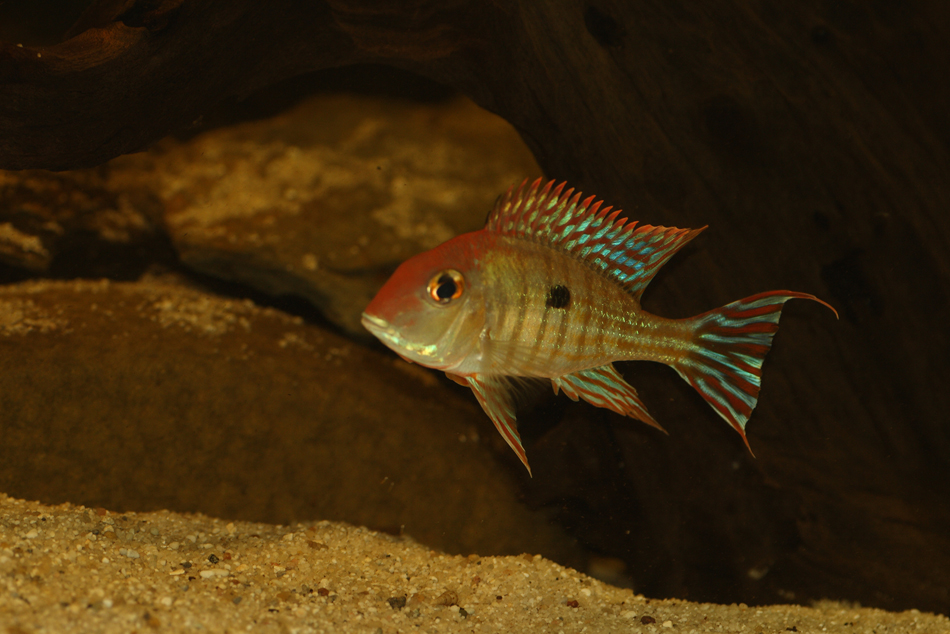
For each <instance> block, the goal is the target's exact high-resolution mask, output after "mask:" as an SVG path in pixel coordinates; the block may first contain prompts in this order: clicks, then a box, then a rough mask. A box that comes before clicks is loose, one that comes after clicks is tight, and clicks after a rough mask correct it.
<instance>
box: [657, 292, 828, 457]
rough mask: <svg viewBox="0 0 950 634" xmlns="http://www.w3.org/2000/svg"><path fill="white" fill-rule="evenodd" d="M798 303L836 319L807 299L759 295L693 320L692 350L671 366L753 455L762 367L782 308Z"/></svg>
mask: <svg viewBox="0 0 950 634" xmlns="http://www.w3.org/2000/svg"><path fill="white" fill-rule="evenodd" d="M799 298H800V299H811V300H814V301H816V302H818V303H819V304H823V305H825V306H827V307H828V308H831V310H832V312H834V314H835V317H837V316H838V312H837V311H836V310H835V309H834V308H832V307H831V305H830V304H827V303H826V302H823V301H822V300H820V299H818V298H817V297H815V296H814V295H809V294H808V293H796V292H793V291H768V292H766V293H759V294H758V295H753V296H751V297H746V298H745V299H740V300H739V301H737V302H732V303H731V304H728V305H726V306H723V307H722V308H719V309H717V310H711V311H709V312H708V313H703V314H702V315H699V316H698V317H694V318H693V319H692V321H693V323H694V331H693V342H692V343H693V345H692V346H691V349H690V351H689V352H688V353H687V354H685V355H684V356H683V357H682V358H681V359H680V360H679V361H677V362H676V363H675V364H674V365H673V368H674V369H675V370H676V371H677V372H678V373H679V375H680V376H681V377H683V378H684V379H685V380H686V381H687V382H688V383H689V384H690V385H692V386H693V387H694V388H695V389H696V391H697V392H699V393H700V394H702V396H703V398H704V399H706V402H707V403H709V404H710V405H711V406H712V408H713V409H714V410H716V412H717V413H718V414H719V415H720V416H722V417H723V418H724V419H726V422H727V423H729V424H730V425H732V427H733V428H734V429H735V430H736V431H737V432H739V435H740V436H742V440H743V441H745V445H746V447H747V448H749V452H750V453H751V452H752V449H751V447H749V441H748V439H747V438H746V436H745V425H746V423H747V422H748V420H749V416H751V415H752V410H753V409H755V405H756V401H757V400H758V398H759V383H760V381H761V379H762V362H763V361H764V360H765V355H766V354H768V352H769V348H771V347H772V337H774V336H775V332H776V331H777V330H778V320H779V317H781V315H782V307H783V305H784V304H785V302H787V301H788V300H790V299H799Z"/></svg>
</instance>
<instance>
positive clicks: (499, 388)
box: [452, 376, 531, 475]
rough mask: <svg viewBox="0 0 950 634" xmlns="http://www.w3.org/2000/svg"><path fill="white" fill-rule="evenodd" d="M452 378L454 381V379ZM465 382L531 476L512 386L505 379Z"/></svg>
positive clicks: (480, 379)
mask: <svg viewBox="0 0 950 634" xmlns="http://www.w3.org/2000/svg"><path fill="white" fill-rule="evenodd" d="M452 378H453V380H454V377H452ZM465 380H466V381H468V386H469V387H470V388H472V391H473V392H475V397H476V398H477V399H478V402H479V404H480V405H481V406H482V409H483V410H485V413H486V414H488V417H489V418H490V419H491V420H492V422H493V423H495V429H497V430H498V433H500V434H501V436H502V438H504V439H505V442H507V443H508V446H509V447H511V448H512V450H514V452H515V453H516V454H517V455H518V458H520V459H521V462H522V463H523V464H524V466H525V468H526V469H527V470H528V475H531V467H530V466H528V458H527V456H526V455H525V452H524V447H522V446H521V436H519V435H518V427H517V425H516V423H515V407H514V403H513V401H512V398H511V388H510V386H509V385H508V384H507V383H506V382H505V380H504V379H498V378H487V377H479V376H468V377H465Z"/></svg>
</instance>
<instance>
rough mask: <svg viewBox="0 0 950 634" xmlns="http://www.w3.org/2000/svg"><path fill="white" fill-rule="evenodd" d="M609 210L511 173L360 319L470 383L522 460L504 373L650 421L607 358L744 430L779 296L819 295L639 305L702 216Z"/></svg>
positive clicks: (393, 344)
mask: <svg viewBox="0 0 950 634" xmlns="http://www.w3.org/2000/svg"><path fill="white" fill-rule="evenodd" d="M618 215H619V211H614V212H612V213H611V211H610V208H609V207H608V208H604V209H601V203H600V202H594V197H589V198H586V199H584V200H581V195H580V194H579V193H577V194H575V193H574V191H573V190H568V191H566V192H565V191H564V184H563V183H562V184H561V185H560V186H557V187H554V182H553V181H551V182H549V183H547V185H546V186H545V187H543V188H541V181H540V179H539V180H538V181H535V182H534V183H533V184H532V185H531V186H530V187H528V188H526V187H525V185H524V184H522V186H521V188H520V189H518V190H517V192H513V191H512V190H509V191H508V193H507V195H506V196H504V197H502V198H501V199H500V200H499V202H498V203H497V204H496V206H495V208H494V209H493V210H492V213H491V214H490V216H489V219H488V222H487V224H486V226H485V228H484V229H482V230H480V231H476V232H473V233H468V234H465V235H462V236H458V237H457V238H454V239H452V240H449V241H448V242H446V243H445V244H442V245H440V246H439V247H436V248H435V249H433V250H431V251H428V252H426V253H422V254H419V255H417V256H415V257H414V258H411V259H410V260H408V261H406V262H405V263H403V264H402V265H401V266H400V267H399V269H398V270H397V271H396V272H395V273H394V274H393V276H392V277H391V278H390V280H389V281H388V282H387V283H386V285H385V286H384V287H383V288H382V289H381V290H380V291H379V293H378V294H377V296H376V297H375V298H374V299H373V301H372V302H371V303H370V305H369V306H368V307H367V309H366V311H365V312H364V314H363V324H364V325H365V326H366V328H367V329H369V330H370V331H371V332H372V333H373V334H374V335H376V336H377V337H378V338H379V339H380V340H382V341H383V343H385V344H386V345H387V346H389V347H390V348H392V349H393V350H395V351H396V352H397V353H399V354H400V355H401V356H403V357H404V358H406V359H408V360H410V361H414V362H417V363H420V364H422V365H425V366H427V367H432V368H436V369H439V370H442V371H444V372H446V374H448V375H449V376H450V377H451V378H453V379H454V380H456V381H457V382H459V383H461V384H463V385H467V386H469V387H471V388H472V390H473V391H474V393H475V395H476V397H477V398H478V401H479V403H480V404H481V405H482V408H483V409H484V410H485V412H486V413H487V414H488V416H489V417H490V418H491V419H492V421H493V422H494V423H495V426H496V428H497V429H498V431H499V432H500V433H501V434H502V436H503V437H504V438H505V440H506V441H507V442H508V444H509V445H510V446H511V448H512V449H513V450H514V451H515V453H516V454H517V455H518V457H519V458H520V459H521V461H522V462H523V463H524V465H525V466H526V467H527V466H528V461H527V458H526V456H525V452H524V449H523V447H522V445H521V441H520V438H519V436H518V432H517V430H516V427H515V414H514V407H513V402H512V398H511V391H510V384H509V381H508V379H509V378H510V377H531V378H543V379H550V380H551V382H552V384H553V386H554V390H555V392H557V391H559V390H563V391H564V392H565V394H567V395H568V396H569V397H571V398H573V399H574V400H577V399H579V398H582V399H584V400H586V401H588V402H590V403H592V404H594V405H597V406H599V407H606V408H608V409H611V410H613V411H615V412H618V413H620V414H624V415H627V416H631V417H633V418H637V419H639V420H642V421H644V422H646V423H649V424H651V425H653V426H655V427H658V428H659V427H660V426H659V425H658V424H657V423H656V421H655V420H653V418H652V417H651V416H650V414H649V413H648V412H647V410H646V407H645V406H644V405H643V403H642V402H641V401H640V399H639V397H638V396H637V393H636V390H634V389H633V388H632V387H631V386H630V385H628V384H627V383H626V382H625V381H624V380H623V378H622V377H621V376H620V375H619V374H618V373H617V372H616V370H614V368H613V365H612V362H614V361H627V360H648V361H659V362H661V363H665V364H667V365H670V366H672V367H673V368H674V369H676V371H677V372H678V373H679V374H680V375H681V376H682V377H683V378H684V379H686V380H687V381H688V382H689V383H690V384H691V385H693V387H694V388H696V389H697V391H699V392H700V394H702V395H703V397H704V398H705V399H706V400H707V402H709V403H710V405H711V406H712V407H713V408H714V409H715V410H716V411H717V412H718V413H719V414H720V415H721V416H722V417H723V418H724V419H725V420H726V421H727V422H729V423H730V424H731V425H732V426H733V427H734V428H735V429H736V430H737V431H738V432H739V434H740V435H741V436H742V438H743V440H745V432H744V429H745V424H746V422H747V421H748V418H749V415H750V414H751V413H752V409H753V408H754V407H755V404H756V399H757V397H758V393H759V382H760V376H761V365H762V360H763V359H764V358H765V355H766V353H767V352H768V350H769V347H770V346H771V340H772V337H773V335H774V333H775V331H776V330H777V329H778V319H779V316H780V314H781V309H782V305H783V304H784V303H785V302H786V301H788V300H789V299H792V298H805V299H812V300H815V301H818V302H821V300H819V299H817V298H816V297H814V296H813V295H809V294H806V293H796V292H792V291H771V292H767V293H761V294H759V295H754V296H752V297H749V298H746V299H744V300H740V301H738V302H733V303H732V304H729V305H727V306H725V307H723V308H721V309H719V310H716V311H710V312H709V313H705V314H703V315H699V316H697V317H693V318H691V319H666V318H664V317H659V316H656V315H652V314H650V313H648V312H646V311H644V310H643V309H642V308H641V306H640V296H641V295H642V293H643V291H644V289H645V288H646V286H647V284H649V282H650V280H651V279H652V278H653V276H654V275H655V273H656V272H657V271H658V270H659V268H660V267H661V266H662V265H663V264H664V263H665V262H666V261H667V260H668V259H669V258H670V257H671V256H672V255H673V254H674V253H675V252H676V251H678V250H679V249H680V248H682V247H683V245H685V244H686V243H687V242H689V241H690V240H691V239H693V238H694V237H695V236H696V235H698V234H699V232H700V231H702V229H697V230H690V229H677V228H673V227H652V226H649V225H644V226H640V227H637V226H636V223H635V222H630V223H628V222H626V220H625V219H619V220H618ZM821 303H822V304H824V302H821ZM825 305H827V304H825ZM829 308H830V306H829ZM832 310H834V309H832ZM746 444H748V441H746ZM529 471H530V469H529Z"/></svg>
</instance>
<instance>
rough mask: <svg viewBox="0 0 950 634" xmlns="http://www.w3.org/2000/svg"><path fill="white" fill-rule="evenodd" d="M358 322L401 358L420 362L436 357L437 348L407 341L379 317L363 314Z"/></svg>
mask: <svg viewBox="0 0 950 634" xmlns="http://www.w3.org/2000/svg"><path fill="white" fill-rule="evenodd" d="M360 322H361V323H362V324H363V327H364V328H366V329H367V330H368V331H370V332H371V333H372V334H373V336H375V337H376V338H377V339H379V340H380V341H382V342H383V343H384V344H386V346H387V347H389V348H391V349H392V350H393V351H395V352H396V353H397V354H399V355H400V356H402V357H403V358H407V359H409V360H416V361H419V362H422V361H421V360H422V359H425V360H432V359H434V358H435V356H436V352H437V349H438V347H437V346H435V345H432V344H430V345H423V344H418V343H412V342H410V341H407V340H406V339H405V338H404V337H403V336H402V335H400V334H399V332H398V331H397V330H396V329H395V328H393V326H392V324H390V323H389V322H388V321H386V320H385V319H382V318H381V317H377V316H376V315H370V314H369V313H363V316H362V319H360Z"/></svg>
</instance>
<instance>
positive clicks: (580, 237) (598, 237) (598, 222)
mask: <svg viewBox="0 0 950 634" xmlns="http://www.w3.org/2000/svg"><path fill="white" fill-rule="evenodd" d="M527 183H528V181H527V180H525V181H524V182H523V183H521V186H520V187H519V188H518V189H517V191H516V190H515V189H514V187H512V188H510V189H509V190H508V191H507V192H506V193H505V195H504V196H503V197H501V198H500V199H499V200H498V202H497V203H496V204H495V208H494V209H493V210H492V212H491V214H489V216H488V221H487V222H486V224H485V229H487V230H488V231H496V232H498V233H501V234H505V235H511V236H515V237H519V238H525V239H528V240H532V241H535V242H540V243H542V244H547V245H548V246H550V247H551V248H554V249H558V250H560V251H563V252H565V253H568V254H570V255H571V256H573V257H575V258H577V259H578V260H580V261H581V262H583V263H585V264H586V265H588V266H590V267H591V268H593V269H595V270H597V271H599V272H601V273H603V274H604V275H606V276H607V277H609V278H611V279H613V280H614V281H616V282H617V283H619V284H620V285H622V286H623V287H624V288H625V289H626V290H627V291H628V292H630V293H631V294H633V296H634V297H636V298H637V299H638V300H639V298H640V296H641V295H642V294H643V291H644V289H646V287H647V285H648V284H649V283H650V280H652V279H653V276H654V275H656V273H657V271H659V270H660V268H661V267H662V266H663V265H664V264H665V263H666V261H667V260H669V259H670V257H672V256H673V254H674V253H676V252H677V251H679V250H680V249H681V248H683V246H684V245H685V244H686V243H687V242H689V241H690V240H692V239H693V238H695V237H696V236H697V235H698V234H699V232H700V231H702V230H703V229H705V227H703V228H701V229H677V228H676V227H654V226H651V225H641V226H640V227H637V223H636V221H629V222H628V219H627V218H619V219H618V216H619V215H620V213H621V211H620V210H619V209H617V210H613V207H609V206H608V207H604V208H603V209H601V205H602V204H603V201H599V200H597V201H595V197H594V196H588V197H587V198H585V199H583V200H581V193H580V192H575V191H574V189H573V188H571V189H568V190H567V191H564V187H565V186H566V183H563V182H562V183H561V184H560V185H557V186H556V187H555V185H554V181H553V180H551V181H548V182H547V183H546V184H545V185H544V187H543V188H542V187H541V179H540V178H539V179H537V180H536V181H534V182H533V183H532V184H531V186H530V187H527V188H526V187H525V186H526V185H527Z"/></svg>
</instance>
